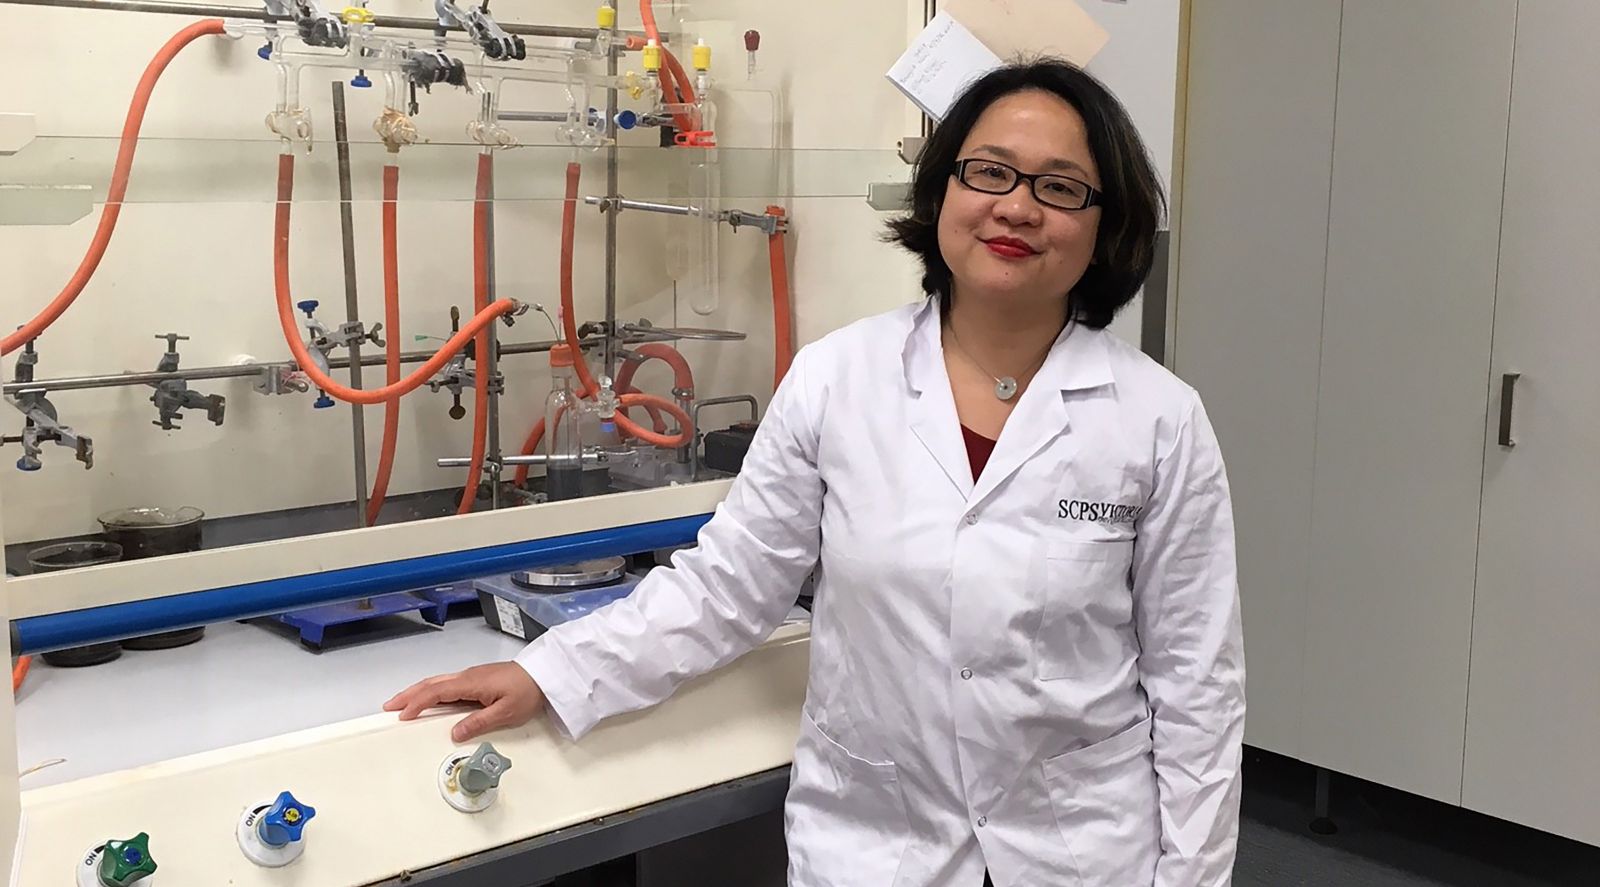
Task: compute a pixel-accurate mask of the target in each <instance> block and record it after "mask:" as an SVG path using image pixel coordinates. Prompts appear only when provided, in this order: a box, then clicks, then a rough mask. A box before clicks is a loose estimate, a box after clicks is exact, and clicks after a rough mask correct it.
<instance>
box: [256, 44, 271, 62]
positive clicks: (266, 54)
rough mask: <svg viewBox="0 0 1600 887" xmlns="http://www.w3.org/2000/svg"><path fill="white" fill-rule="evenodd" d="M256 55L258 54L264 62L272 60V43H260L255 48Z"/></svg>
mask: <svg viewBox="0 0 1600 887" xmlns="http://www.w3.org/2000/svg"><path fill="white" fill-rule="evenodd" d="M256 55H258V56H260V57H261V60H262V61H264V62H266V61H271V60H272V44H271V43H263V44H261V48H260V49H257V50H256Z"/></svg>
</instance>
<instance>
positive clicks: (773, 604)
mask: <svg viewBox="0 0 1600 887" xmlns="http://www.w3.org/2000/svg"><path fill="white" fill-rule="evenodd" d="M811 350H812V349H806V350H805V351H802V353H801V354H800V355H798V356H797V357H796V360H795V362H794V364H793V366H792V367H791V368H790V371H789V373H788V375H787V376H786V377H785V379H784V382H783V384H782V385H780V386H779V389H778V391H777V392H776V394H774V396H773V399H772V404H771V406H770V407H769V408H768V410H767V415H766V417H765V419H764V420H763V421H762V422H761V425H760V428H759V430H758V431H757V432H756V436H755V440H754V442H753V443H752V444H751V447H750V451H749V453H748V454H747V455H746V457H745V461H744V467H743V469H742V470H741V472H740V474H739V476H738V478H737V479H736V480H735V481H734V482H733V485H732V487H731V489H730V491H729V493H728V496H727V498H726V499H725V500H724V501H723V502H722V504H721V505H719V506H718V507H717V510H716V514H715V515H714V516H713V517H712V519H711V520H710V521H709V522H708V523H707V524H706V525H705V527H703V528H702V529H701V531H700V534H699V539H698V545H697V547H695V548H693V549H689V550H686V551H681V552H678V553H677V554H676V555H674V556H673V559H672V565H671V567H670V568H667V567H659V568H657V569H655V570H653V571H651V573H650V574H649V576H647V577H646V578H645V579H644V580H643V581H642V582H641V583H640V584H639V586H638V588H636V589H635V590H634V592H633V594H632V595H630V596H628V597H627V598H624V599H622V600H620V601H618V602H616V603H614V604H611V605H609V606H607V607H605V608H604V609H601V610H598V611H596V612H594V613H592V614H590V615H589V616H586V617H584V618H583V619H579V620H576V621H574V622H570V623H567V624H566V625H562V626H559V627H557V628H556V629H555V630H552V631H549V632H547V633H545V634H544V635H542V636H541V637H539V638H538V639H536V640H535V641H534V642H533V643H531V644H529V645H528V646H527V648H526V649H524V650H523V651H522V653H520V654H519V655H518V656H517V659H516V661H517V662H518V663H519V664H520V665H522V667H523V668H524V669H526V670H527V672H528V674H529V675H531V676H532V677H533V679H534V680H535V681H536V682H537V683H538V684H539V686H540V688H541V689H542V690H544V693H545V696H546V698H547V699H548V700H549V706H550V711H551V714H552V716H553V717H554V719H555V721H556V724H557V726H558V727H560V729H561V730H562V731H563V732H564V733H566V734H567V736H568V737H570V738H572V739H578V738H581V737H582V736H583V735H584V734H585V733H587V732H589V731H590V730H591V729H593V728H594V726H595V725H596V724H598V723H599V722H600V721H601V720H603V719H605V718H608V717H610V716H612V715H616V714H621V713H623V712H629V711H636V710H638V709H642V708H646V707H648V706H651V705H654V704H656V703H658V702H661V701H662V700H664V699H666V698H667V697H668V696H670V695H672V693H673V691H675V690H676V689H677V688H678V686H679V685H680V684H682V683H683V682H684V681H686V680H688V679H690V678H693V677H695V676H697V675H701V674H704V673H706V672H709V671H712V670H714V669H716V668H719V667H721V666H723V665H726V664H727V663H729V662H731V661H733V660H734V659H736V658H738V657H739V656H741V655H742V654H744V653H746V652H748V651H749V650H751V649H753V648H754V647H755V646H756V645H758V644H760V643H761V642H762V641H763V640H765V639H766V638H767V637H768V636H769V635H770V634H771V633H772V632H773V630H775V629H776V628H777V626H778V625H779V624H780V623H782V621H783V619H784V617H785V616H787V615H788V613H789V610H790V608H791V607H792V606H793V605H794V602H795V599H796V597H797V595H798V594H799V590H800V586H801V583H802V582H803V581H804V580H805V577H806V575H807V574H808V573H810V571H811V569H812V568H813V567H814V566H815V565H816V561H817V555H818V551H819V547H820V542H821V536H820V526H821V516H822V492H823V486H822V480H821V477H820V476H819V474H818V472H817V458H816V456H817V430H816V422H815V420H814V414H813V412H812V410H811V407H810V403H809V401H810V393H809V392H808V390H807V388H808V383H807V378H808V375H807V365H808V363H809V358H810V354H809V352H810V351H811Z"/></svg>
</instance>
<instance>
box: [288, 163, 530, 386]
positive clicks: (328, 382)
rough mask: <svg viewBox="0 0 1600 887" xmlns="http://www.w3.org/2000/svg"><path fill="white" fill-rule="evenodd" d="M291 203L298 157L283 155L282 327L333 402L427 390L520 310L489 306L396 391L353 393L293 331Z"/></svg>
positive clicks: (299, 360) (503, 303) (505, 302)
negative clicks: (474, 343)
mask: <svg viewBox="0 0 1600 887" xmlns="http://www.w3.org/2000/svg"><path fill="white" fill-rule="evenodd" d="M293 202H294V155H293V154H282V155H279V157H278V207H277V213H276V220H275V224H274V228H273V250H272V252H273V256H272V257H273V269H272V271H273V275H272V276H273V285H274V289H275V290H276V291H277V300H278V325H279V326H280V327H281V328H282V330H283V338H284V341H285V343H286V344H287V345H288V346H289V352H290V353H291V354H293V355H294V359H295V363H296V364H298V366H299V368H300V371H301V372H303V373H305V374H306V377H307V378H309V379H310V380H311V384H313V385H315V386H317V387H318V388H321V389H322V390H323V391H326V392H327V393H328V395H329V396H330V397H335V398H338V399H339V400H342V401H345V402H346V403H359V404H365V405H371V404H376V403H383V402H384V401H388V400H392V399H394V398H396V397H402V396H404V395H407V394H410V393H411V392H413V391H415V390H417V389H418V388H420V387H421V386H423V385H424V384H426V383H427V381H428V380H429V379H430V378H432V377H433V374H434V373H437V372H438V371H439V370H440V369H441V368H442V367H444V365H445V364H446V363H448V362H449V361H450V358H451V357H453V356H455V355H456V354H457V353H458V352H460V351H461V349H463V348H465V347H467V342H469V341H470V340H471V339H472V337H474V336H476V335H477V334H478V333H479V332H480V331H481V330H482V329H483V328H484V327H486V326H488V325H489V324H491V323H494V322H495V320H496V319H497V318H499V317H500V316H501V315H502V314H510V313H512V312H513V311H517V310H518V309H519V308H520V307H521V306H520V305H518V304H517V303H516V302H515V301H513V300H511V299H498V300H496V301H494V302H492V303H490V304H489V306H488V307H487V308H485V309H483V310H482V311H480V312H478V314H477V315H476V316H474V317H473V318H472V319H471V320H469V321H467V323H466V325H465V326H463V327H462V328H461V329H460V330H459V331H458V332H457V333H456V334H455V335H453V336H451V337H450V341H448V342H446V343H445V344H444V347H443V348H440V349H439V351H438V353H436V354H434V355H433V356H432V357H430V358H428V360H427V362H425V363H424V364H423V365H422V366H420V367H418V368H417V369H416V370H415V371H413V372H412V373H411V375H409V376H406V377H405V378H403V379H401V380H400V381H398V382H396V383H394V384H392V385H385V386H383V387H382V388H351V387H349V386H348V385H341V384H339V382H338V381H336V380H335V379H333V378H332V377H331V376H329V375H328V374H327V373H324V372H323V371H322V370H321V369H320V368H318V367H317V365H316V363H315V362H313V361H312V359H311V352H310V351H308V350H307V349H306V344H305V343H304V342H302V341H300V334H299V331H298V330H297V329H296V328H295V318H294V304H293V300H292V298H291V297H290V295H289V211H290V207H291V206H292V204H293Z"/></svg>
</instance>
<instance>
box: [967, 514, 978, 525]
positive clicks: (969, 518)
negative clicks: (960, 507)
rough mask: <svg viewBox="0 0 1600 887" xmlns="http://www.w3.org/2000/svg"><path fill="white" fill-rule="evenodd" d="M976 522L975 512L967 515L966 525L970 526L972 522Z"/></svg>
mask: <svg viewBox="0 0 1600 887" xmlns="http://www.w3.org/2000/svg"><path fill="white" fill-rule="evenodd" d="M977 522H978V515H977V512H973V513H972V514H969V515H967V526H969V527H970V526H972V525H973V524H975V523H977Z"/></svg>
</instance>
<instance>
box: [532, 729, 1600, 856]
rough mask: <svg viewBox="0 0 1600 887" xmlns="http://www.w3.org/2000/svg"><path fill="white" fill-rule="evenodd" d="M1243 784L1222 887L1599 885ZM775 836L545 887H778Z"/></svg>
mask: <svg viewBox="0 0 1600 887" xmlns="http://www.w3.org/2000/svg"><path fill="white" fill-rule="evenodd" d="M1245 786H1246V788H1245V798H1244V804H1243V821H1242V823H1241V826H1240V837H1239V862H1238V866H1237V868H1236V869H1235V872H1234V881H1233V883H1234V887H1551V885H1555V887H1567V885H1573V887H1597V885H1600V848H1596V847H1589V846H1585V845H1582V844H1577V843H1574V842H1571V841H1566V840H1563V839H1560V838H1556V837H1553V836H1551V835H1546V834H1543V833H1540V832H1536V831H1533V830H1531V829H1525V828H1522V827H1520V826H1515V825H1511V824H1509V823H1505V822H1501V821H1499V820H1495V819H1492V818H1490V817H1487V816H1481V815H1478V814H1475V813H1469V812H1467V811H1463V810H1460V809H1458V808H1454V807H1450V806H1448V805H1445V804H1439V803H1435V802H1433V801H1427V800H1423V799H1420V798H1417V797H1414V796H1411V795H1407V794H1405V793H1403V792H1397V791H1393V790H1390V789H1384V788H1381V787H1379V786H1375V785H1371V784H1369V783H1364V782H1361V781H1360V780H1356V779H1350V778H1347V777H1335V779H1334V782H1333V793H1332V809H1331V812H1332V814H1333V819H1334V821H1335V823H1336V825H1337V826H1338V828H1339V832H1338V834H1336V835H1332V836H1326V837H1325V836H1321V835H1316V834H1312V832H1311V831H1310V829H1309V828H1308V826H1309V824H1310V822H1311V819H1312V798H1313V792H1314V788H1315V772H1314V771H1313V770H1312V769H1311V768H1310V767H1308V766H1306V765H1304V764H1300V763H1298V762H1295V761H1290V760H1287V759H1285V758H1280V757H1278V756H1276V755H1271V754H1268V753H1265V752H1258V751H1254V750H1251V751H1249V752H1248V754H1247V761H1246V766H1245ZM782 828H783V825H782V819H781V817H779V816H776V815H774V816H771V817H762V818H761V819H758V820H753V821H750V822H748V823H743V824H741V825H737V826H730V827H729V828H728V829H726V830H723V831H722V832H718V833H713V834H711V835H704V836H699V837H696V838H690V839H687V840H685V841H682V842H679V843H678V844H676V845H668V846H666V847H661V848H657V849H656V850H654V851H650V852H648V853H646V854H641V856H640V858H639V859H638V866H637V868H635V867H634V866H633V865H631V864H628V863H626V862H622V863H621V864H617V865H612V866H608V867H606V868H605V869H603V870H596V871H592V872H587V873H582V874H578V875H574V876H571V877H568V878H563V879H560V880H558V881H557V882H556V883H555V885H553V887H685V885H697V887H782V885H783V883H784V876H783V849H782V846H783V845H782V840H783V836H782ZM519 887H521V885H519ZM975 887H976V885H975ZM1018 887H1023V885H1018ZM1025 887H1044V885H1032V884H1030V885H1025ZM1094 887H1101V885H1094ZM1119 887H1120V885H1119Z"/></svg>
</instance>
